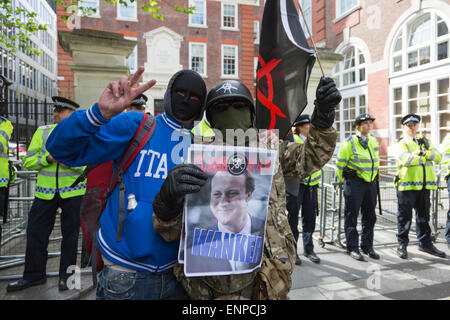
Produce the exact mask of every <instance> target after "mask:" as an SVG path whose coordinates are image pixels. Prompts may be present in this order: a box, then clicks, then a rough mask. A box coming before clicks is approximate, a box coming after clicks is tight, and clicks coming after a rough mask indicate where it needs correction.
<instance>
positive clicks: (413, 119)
mask: <svg viewBox="0 0 450 320" xmlns="http://www.w3.org/2000/svg"><path fill="white" fill-rule="evenodd" d="M420 119H421V118H420V116H419V115H418V114H415V113H409V114H407V115H406V116H404V117H403V118H402V124H405V125H406V124H410V123H419V122H420Z"/></svg>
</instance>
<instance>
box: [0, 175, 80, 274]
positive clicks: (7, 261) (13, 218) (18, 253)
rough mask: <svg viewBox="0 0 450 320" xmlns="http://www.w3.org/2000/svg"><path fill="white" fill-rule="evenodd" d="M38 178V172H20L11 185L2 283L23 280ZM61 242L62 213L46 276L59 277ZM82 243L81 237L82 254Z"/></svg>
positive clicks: (0, 256) (1, 248) (0, 247)
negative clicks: (29, 219) (28, 234)
mask: <svg viewBox="0 0 450 320" xmlns="http://www.w3.org/2000/svg"><path fill="white" fill-rule="evenodd" d="M36 179H37V171H25V170H21V171H17V172H16V176H15V182H14V183H13V184H11V186H10V192H9V211H8V219H7V222H6V223H4V224H2V229H3V232H2V241H1V244H0V280H8V279H17V278H22V274H23V265H24V263H25V250H26V228H27V223H28V214H29V212H30V209H31V205H32V203H33V200H34V189H35V185H36ZM58 210H60V209H58ZM61 239H62V236H61V224H60V214H57V216H56V221H55V226H54V228H53V231H52V233H51V235H50V240H49V244H48V247H47V251H48V262H47V276H58V274H59V272H58V270H59V256H60V248H61ZM81 240H82V236H81V234H80V236H79V244H78V249H79V252H80V249H81Z"/></svg>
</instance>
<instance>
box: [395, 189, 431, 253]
mask: <svg viewBox="0 0 450 320" xmlns="http://www.w3.org/2000/svg"><path fill="white" fill-rule="evenodd" d="M397 199H398V213H397V229H398V233H397V240H398V244H399V245H403V246H407V245H408V243H409V237H408V234H409V230H410V229H411V223H412V211H413V209H415V210H416V235H417V239H418V241H419V247H421V248H430V247H431V245H432V240H431V228H430V225H429V224H428V222H429V221H430V190H426V189H425V190H408V191H397Z"/></svg>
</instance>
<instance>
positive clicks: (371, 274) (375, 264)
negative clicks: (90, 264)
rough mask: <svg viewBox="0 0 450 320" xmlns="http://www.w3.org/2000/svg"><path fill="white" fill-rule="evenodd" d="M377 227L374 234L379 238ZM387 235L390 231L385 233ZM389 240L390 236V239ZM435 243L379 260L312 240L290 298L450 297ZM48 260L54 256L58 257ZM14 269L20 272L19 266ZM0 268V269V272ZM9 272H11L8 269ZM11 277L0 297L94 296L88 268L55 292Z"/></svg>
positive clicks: (52, 281) (449, 265) (0, 284)
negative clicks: (431, 250)
mask: <svg viewBox="0 0 450 320" xmlns="http://www.w3.org/2000/svg"><path fill="white" fill-rule="evenodd" d="M382 232H385V231H379V233H378V236H377V239H381V238H382V234H381V233H382ZM384 236H385V237H389V238H391V237H392V235H391V234H384ZM391 240H392V239H391ZM435 246H436V247H437V248H439V249H440V250H443V251H444V252H446V253H447V258H438V257H435V256H431V255H428V254H426V253H423V252H420V251H418V249H417V245H415V244H410V245H409V246H408V254H409V257H408V259H406V260H403V259H400V258H399V257H398V256H397V255H396V247H397V246H396V245H380V246H376V247H375V250H376V251H377V252H378V253H379V254H380V256H381V259H380V260H373V259H370V258H369V257H367V256H364V257H365V259H366V261H364V262H361V261H356V260H354V259H352V258H351V257H350V256H348V255H347V254H346V251H345V249H343V248H341V247H339V246H336V245H334V244H325V246H324V247H323V248H322V247H320V246H319V245H318V244H317V242H315V251H316V253H317V255H318V256H319V257H320V259H321V263H320V264H315V263H312V262H311V261H309V259H307V258H306V257H304V256H303V255H302V254H301V253H302V250H301V249H300V250H299V255H300V257H301V259H302V265H301V266H295V269H294V272H293V275H292V289H291V291H290V293H289V298H290V299H291V300H441V299H443V300H450V249H449V248H448V245H447V244H446V243H445V242H444V240H443V236H442V235H440V236H439V237H438V241H437V243H435ZM49 260H55V261H53V263H56V262H57V261H58V258H52V259H49ZM15 268H17V271H16V272H15V273H16V274H18V275H20V274H21V273H22V272H23V266H18V267H15ZM2 272H3V270H0V277H1V276H2ZM9 272H10V274H11V271H9ZM13 278H14V277H13V276H12V277H11V279H8V280H1V281H0V300H95V289H94V288H93V285H92V276H91V274H90V273H89V268H87V269H84V270H82V271H81V273H80V282H79V284H80V286H79V287H78V288H75V289H72V290H67V291H63V292H60V291H58V285H57V283H58V277H57V276H53V277H48V279H47V283H46V284H43V285H39V286H35V287H31V288H28V289H25V290H22V291H19V292H14V293H7V292H6V286H7V285H8V283H9V282H11V281H13V280H14V279H13Z"/></svg>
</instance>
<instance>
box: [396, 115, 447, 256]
mask: <svg viewBox="0 0 450 320" xmlns="http://www.w3.org/2000/svg"><path fill="white" fill-rule="evenodd" d="M420 119H421V118H420V116H419V115H417V114H414V113H410V114H407V115H406V116H404V117H403V118H402V119H401V123H402V125H403V135H402V136H401V137H400V138H399V139H397V141H396V142H395V144H394V156H395V158H396V161H397V166H398V170H397V175H396V178H395V185H396V188H397V198H398V215H397V228H398V234H397V241H398V244H399V246H398V248H397V254H398V256H399V257H400V258H402V259H406V258H407V257H408V252H407V249H406V248H407V246H408V243H409V238H408V234H409V229H410V228H411V222H412V210H413V209H415V210H416V234H417V239H418V240H419V250H420V251H423V252H426V253H429V254H432V255H435V256H438V257H441V258H444V257H445V253H444V252H442V251H440V250H438V249H437V248H436V247H435V246H434V245H433V243H432V240H431V228H430V226H429V224H428V222H429V220H430V190H436V189H437V183H436V177H435V175H434V168H433V162H436V163H439V162H440V161H441V154H440V153H439V151H438V150H437V149H436V148H435V147H434V146H433V144H432V143H431V142H430V141H429V140H428V139H426V138H425V137H423V136H420V135H418V134H417V131H418V129H419V122H420Z"/></svg>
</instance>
